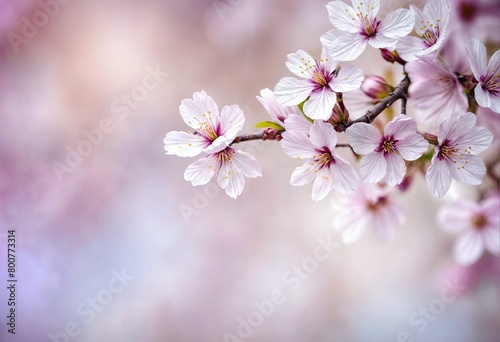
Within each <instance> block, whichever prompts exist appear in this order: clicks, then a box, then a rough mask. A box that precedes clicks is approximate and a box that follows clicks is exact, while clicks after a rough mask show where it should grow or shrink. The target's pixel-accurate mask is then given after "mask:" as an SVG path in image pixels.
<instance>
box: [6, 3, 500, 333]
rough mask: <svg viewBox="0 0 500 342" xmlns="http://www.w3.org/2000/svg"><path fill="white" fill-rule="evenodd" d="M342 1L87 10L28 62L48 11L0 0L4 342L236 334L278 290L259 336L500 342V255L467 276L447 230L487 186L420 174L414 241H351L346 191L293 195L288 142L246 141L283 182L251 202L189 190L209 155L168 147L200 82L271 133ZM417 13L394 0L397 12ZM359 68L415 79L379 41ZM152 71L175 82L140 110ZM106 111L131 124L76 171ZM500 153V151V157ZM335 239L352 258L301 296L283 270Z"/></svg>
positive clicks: (266, 181) (410, 211) (410, 205)
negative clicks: (439, 215)
mask: <svg viewBox="0 0 500 342" xmlns="http://www.w3.org/2000/svg"><path fill="white" fill-rule="evenodd" d="M325 3H326V2H325V1H302V0H275V1H263V0H253V1H251V0H240V1H235V0H233V1H230V0H220V1H215V2H213V1H211V0H189V1H181V0H168V1H167V0H151V1H132V0H128V1H126V0H125V1H118V0H109V1H97V0H89V1H79V0H71V1H68V2H67V3H66V4H64V5H60V8H59V10H58V12H57V13H56V14H55V15H54V16H53V17H51V18H50V19H49V22H48V24H47V25H46V26H44V27H43V28H40V29H39V31H38V32H37V33H36V35H35V36H34V37H33V38H31V39H29V41H28V42H27V43H26V44H24V43H23V44H20V45H18V46H17V50H18V51H17V52H16V51H15V50H16V49H14V48H13V45H12V44H11V42H10V41H9V38H8V34H9V32H15V33H17V34H19V32H20V30H21V26H22V18H23V17H27V18H31V17H32V16H33V15H34V14H35V13H36V12H37V11H39V10H40V5H39V3H38V2H36V1H29V0H23V1H6V0H0V35H1V36H2V40H1V41H0V75H1V76H0V118H1V126H0V131H1V134H0V163H1V168H0V255H2V260H0V289H2V290H0V317H1V319H0V323H1V324H0V340H1V341H2V342H3V341H6V342H7V341H9V342H10V341H20V342H21V341H22V342H31V341H33V342H35V341H51V338H50V336H51V334H52V336H59V337H54V339H53V340H56V341H65V340H66V338H65V337H62V335H57V334H58V333H59V332H63V331H64V330H65V328H66V326H67V324H68V323H70V322H75V324H76V325H77V328H76V330H74V331H78V333H75V336H70V337H68V339H67V340H68V341H72V342H73V341H75V342H76V341H112V342H114V341H121V342H129V341H130V342H133V341H141V342H142V341H144V342H149V341H151V342H152V341H172V342H184V341H185V342H205V341H207V342H211V341H224V338H223V335H224V334H225V333H230V334H233V335H236V330H237V328H238V325H239V320H238V319H239V318H240V317H241V318H243V319H244V320H247V318H248V315H249V314H251V313H252V312H253V311H255V310H256V307H255V305H254V301H257V302H262V301H264V300H265V299H268V298H269V297H270V294H271V293H272V292H273V290H275V289H278V290H280V291H281V292H282V293H283V297H284V298H285V299H284V301H283V303H281V304H279V305H276V307H275V308H274V310H273V313H272V314H271V315H270V316H269V317H265V318H264V319H263V322H262V324H259V326H258V327H255V328H253V333H251V334H250V335H251V336H249V337H247V338H244V339H242V340H245V341H255V342H258V341H259V342H260V341H286V342H313V341H314V342H323V341H325V342H326V341H360V342H365V341H367V342H379V341H380V342H383V341H411V339H401V336H409V338H412V339H413V341H477V342H489V341H491V342H493V341H498V340H499V339H500V326H499V325H498V317H499V316H500V276H499V274H500V264H499V260H498V258H494V257H490V256H485V257H484V258H483V259H481V260H480V262H479V263H478V264H477V265H475V266H474V267H468V268H463V267H459V266H457V265H456V264H455V262H454V260H453V258H452V246H453V242H454V237H453V236H449V235H447V234H446V233H444V232H443V231H442V230H440V229H439V227H438V226H437V224H436V220H435V214H436V212H437V210H438V209H439V207H440V206H442V205H443V204H444V203H446V202H447V201H449V200H451V199H453V198H454V197H456V196H458V195H460V196H464V197H466V198H469V199H472V200H475V199H476V198H477V189H476V188H474V187H467V186H458V185H455V186H454V187H453V189H452V191H451V194H450V195H449V196H448V197H447V198H445V199H444V200H438V199H437V198H435V197H433V196H432V194H431V193H430V191H429V190H428V189H427V187H426V185H425V183H424V181H423V179H422V178H419V179H416V180H415V184H413V187H412V189H411V190H410V191H408V192H407V193H404V194H402V195H399V197H398V200H399V201H401V203H402V204H403V206H404V208H405V210H406V213H407V224H406V225H405V227H404V228H403V229H401V230H400V231H398V233H397V238H396V241H394V242H393V243H389V244H384V243H381V242H379V241H378V240H376V239H375V238H374V237H373V236H372V235H371V233H370V232H368V233H367V234H365V236H364V237H363V238H362V239H361V240H360V241H359V242H357V243H356V244H354V245H350V246H342V245H340V238H339V236H338V235H337V233H335V232H334V231H333V230H332V219H333V213H332V209H331V208H332V207H331V197H332V196H335V194H332V195H330V198H327V199H326V200H324V201H321V202H313V201H312V200H311V196H310V191H311V188H310V187H307V186H305V187H300V188H297V187H292V186H291V185H290V184H289V179H290V175H291V172H292V170H293V169H294V168H295V167H296V166H298V163H297V161H296V160H293V159H292V158H289V157H287V156H286V155H284V154H283V153H282V151H281V148H280V146H279V144H278V143H276V142H272V141H271V142H251V143H248V144H245V145H241V148H242V149H244V150H246V151H250V152H252V153H253V154H254V155H255V156H256V157H257V159H258V160H259V161H260V162H261V164H262V169H263V174H264V177H262V178H257V179H252V180H247V183H246V186H245V190H244V192H243V194H242V196H241V197H239V198H238V199H237V200H233V199H231V198H229V197H227V196H226V195H225V194H224V192H223V191H222V190H220V191H216V190H214V189H216V187H210V186H209V187H199V188H193V187H192V186H191V185H190V184H189V183H188V182H186V181H184V180H183V173H184V169H185V168H186V166H187V165H188V164H189V163H190V162H191V160H188V159H187V158H186V159H184V158H177V157H175V156H167V155H165V153H164V151H163V143H162V140H163V138H164V136H165V134H166V133H167V132H168V131H171V130H183V129H185V128H186V127H185V124H184V123H183V121H182V119H181V117H180V115H179V112H178V107H179V104H180V102H181V100H182V99H184V98H189V97H191V96H192V94H193V92H195V91H199V90H205V91H207V93H208V94H209V95H211V96H212V97H213V98H214V99H215V101H216V102H217V103H218V105H219V108H222V107H223V106H224V105H226V104H228V105H230V104H235V103H236V104H238V105H240V107H241V108H242V109H243V111H244V113H245V115H246V125H245V131H248V132H254V131H256V129H254V128H253V125H254V124H255V123H257V122H259V121H263V120H267V119H268V117H267V113H266V112H265V111H264V109H263V108H262V106H261V105H260V104H259V102H258V101H257V100H256V99H255V96H257V95H259V91H260V89H262V88H266V87H268V88H271V89H272V88H274V85H275V84H276V83H277V82H278V80H279V79H280V78H281V77H284V76H290V75H289V72H288V70H287V68H286V66H285V60H286V55H287V54H288V53H290V52H294V51H296V50H298V49H305V50H308V49H313V51H315V52H316V54H319V51H320V48H321V46H320V42H319V37H320V35H321V34H323V33H324V32H326V31H327V30H328V29H330V28H331V24H330V23H329V20H328V14H327V11H326V9H325V6H324V5H325ZM408 3H409V1H383V4H382V5H383V9H382V11H381V12H382V16H383V15H385V14H384V11H385V13H387V11H388V10H389V9H391V8H394V7H396V6H406V7H407V5H408ZM419 4H420V3H419ZM420 6H421V5H420ZM216 8H219V12H218V11H217V9H216ZM352 64H354V65H357V66H359V67H361V68H362V69H363V71H364V73H365V75H370V74H372V75H392V77H393V79H395V80H398V79H401V78H402V73H401V69H400V68H398V67H397V66H392V65H389V64H388V63H385V62H384V61H383V60H382V58H381V57H380V55H379V53H378V52H377V51H375V50H374V49H371V48H369V49H367V51H366V52H365V53H364V54H363V55H362V57H361V58H360V59H358V60H356V61H355V62H354V63H352ZM148 67H151V68H153V69H155V68H157V67H158V68H159V69H160V70H161V71H163V72H165V73H168V76H166V77H165V78H164V79H162V81H161V82H160V83H158V85H157V87H156V88H155V89H154V90H151V91H148V93H147V96H146V97H145V99H144V100H143V101H142V102H140V103H137V106H136V107H135V108H130V113H129V115H128V116H127V117H126V118H124V119H122V118H121V116H120V114H118V113H116V112H114V111H113V109H112V104H113V103H114V102H115V101H117V100H120V99H121V96H122V94H130V92H131V91H132V89H133V88H134V87H136V86H137V85H140V84H142V81H143V79H144V77H145V75H146V74H147V68H148ZM104 119H108V120H110V121H111V122H112V125H113V127H114V129H113V130H112V131H111V132H109V133H103V134H102V141H101V142H99V143H98V144H97V145H96V146H92V151H91V152H90V153H89V154H88V155H87V156H83V157H82V160H81V162H80V163H79V164H78V165H77V166H76V167H74V168H72V169H71V170H72V171H71V172H65V173H64V174H62V175H61V174H59V175H58V173H57V172H55V171H54V163H64V162H65V160H66V157H67V154H68V150H67V148H68V147H69V148H70V149H71V148H73V149H76V148H77V146H78V144H80V143H81V142H82V140H85V139H86V138H85V134H84V133H83V130H85V131H92V130H95V129H97V128H98V127H99V125H100V123H101V122H102V120H104ZM495 119H496V120H497V124H498V118H495ZM495 119H494V120H495ZM492 127H496V129H498V125H497V126H495V125H493V126H492ZM496 134H498V130H497V132H496ZM341 139H345V137H342V138H341ZM492 148H493V150H490V153H493V154H495V153H496V154H497V155H498V153H499V146H498V145H495V146H494V147H492ZM492 151H493V152H492ZM341 153H343V152H341ZM487 185H488V184H485V185H483V186H487ZM200 194H205V196H204V198H205V200H203V199H201V196H200ZM207 194H208V196H206V195H207ZM188 207H189V208H191V209H186V208H188ZM186 210H187V213H188V214H186ZM347 210H348V209H347ZM183 213H184V214H183ZM9 229H16V235H17V249H16V252H17V277H18V284H17V311H16V312H17V327H16V334H15V335H12V334H9V333H8V332H7V325H6V324H5V323H6V321H7V320H6V315H7V314H8V307H7V305H6V303H7V291H6V290H5V287H6V286H4V284H6V281H5V279H6V274H7V270H6V262H5V259H6V249H7V246H6V237H7V231H8V230H9ZM329 236H330V238H331V240H332V241H335V242H336V243H337V247H336V248H335V249H334V250H333V252H332V253H331V254H329V256H328V258H327V259H326V260H325V261H322V262H319V263H318V266H317V269H315V270H314V271H311V272H309V273H308V274H307V279H303V280H301V282H300V287H298V288H297V289H296V290H295V291H294V290H293V289H292V286H291V285H290V284H289V283H286V282H284V281H283V279H282V277H283V275H284V273H285V272H287V271H288V270H291V269H292V268H293V267H294V265H300V264H302V262H303V261H304V260H306V258H308V257H311V256H313V255H314V254H313V253H314V250H315V249H316V248H317V247H318V239H326V238H327V237H329ZM123 270H125V271H126V273H127V274H129V275H130V277H131V278H133V279H131V280H130V281H128V283H127V284H126V285H124V286H123V288H122V290H121V291H119V292H118V293H115V294H113V296H112V298H111V299H110V300H109V303H108V304H106V305H103V306H102V308H101V310H100V311H98V310H97V309H96V310H95V317H94V318H93V319H92V320H90V322H87V321H86V319H85V318H86V317H87V316H82V315H81V314H79V313H78V308H79V307H80V305H81V304H82V303H85V302H86V301H87V298H92V297H96V296H98V295H99V293H103V292H102V291H103V290H106V289H108V288H109V282H110V280H111V279H112V278H113V277H114V273H113V272H114V271H117V272H122V271H123ZM450 284H455V285H454V286H455V287H457V286H458V287H459V289H456V288H455V291H456V292H457V293H459V294H458V295H457V296H456V299H454V300H453V301H452V302H450V303H445V306H444V307H443V309H442V310H441V308H440V306H439V304H435V303H436V302H438V301H439V300H440V298H441V296H442V292H443V291H444V289H448V288H449V287H450V286H451V285H450ZM457 284H458V285H457ZM432 303H434V304H432ZM433 305H434V308H433ZM420 308H424V309H425V308H427V309H428V310H430V311H431V312H436V310H437V309H436V308H439V310H438V311H439V314H435V315H433V316H432V317H433V319H432V320H431V319H426V322H427V323H426V324H425V329H423V331H421V332H420V331H419V327H422V326H423V325H422V324H423V323H421V324H420V325H416V324H412V323H411V317H412V315H414V313H418V312H419V310H420ZM433 310H434V311H433ZM417 317H419V318H418V319H422V317H421V316H420V315H418V316H417ZM413 322H415V321H413ZM401 334H402V335H401ZM398 338H399V340H398ZM236 341H237V340H236Z"/></svg>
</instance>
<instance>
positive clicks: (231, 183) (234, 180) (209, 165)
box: [184, 147, 262, 198]
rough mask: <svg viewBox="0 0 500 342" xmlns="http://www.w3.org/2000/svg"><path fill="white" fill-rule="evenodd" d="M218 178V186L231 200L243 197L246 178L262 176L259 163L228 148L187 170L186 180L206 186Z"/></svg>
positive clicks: (185, 173) (250, 156)
mask: <svg viewBox="0 0 500 342" xmlns="http://www.w3.org/2000/svg"><path fill="white" fill-rule="evenodd" d="M215 175H216V176H217V184H219V186H220V187H221V188H222V189H224V191H225V192H226V194H227V195H228V196H229V197H231V198H236V197H238V196H239V195H241V193H242V191H243V188H244V187H245V177H247V178H256V177H261V176H262V171H261V168H260V164H259V162H258V161H257V160H256V159H255V158H254V157H253V156H252V155H251V154H250V153H247V152H243V151H239V150H235V149H234V148H232V147H226V148H225V149H224V150H222V151H219V152H217V153H210V154H208V155H206V156H204V157H202V158H200V159H199V160H197V161H195V162H194V163H192V164H191V165H189V166H188V167H187V168H186V171H185V172H184V179H185V180H187V181H189V182H191V184H193V186H197V185H205V184H207V183H208V182H210V180H211V179H212V178H213V176H215Z"/></svg>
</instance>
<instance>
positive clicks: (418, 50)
mask: <svg viewBox="0 0 500 342" xmlns="http://www.w3.org/2000/svg"><path fill="white" fill-rule="evenodd" d="M426 50H427V47H426V46H425V45H424V43H423V41H422V39H419V38H417V37H412V36H406V37H402V38H401V39H399V41H398V44H397V45H396V51H397V52H398V55H399V57H401V58H402V59H404V60H405V61H407V62H411V61H415V60H416V59H417V56H421V55H424V54H426V52H427V51H426Z"/></svg>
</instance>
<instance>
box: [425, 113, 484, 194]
mask: <svg viewBox="0 0 500 342" xmlns="http://www.w3.org/2000/svg"><path fill="white" fill-rule="evenodd" d="M492 139H493V135H492V134H491V132H490V131H488V130H487V129H486V128H484V127H478V126H476V116H475V115H474V114H473V113H457V114H455V115H453V116H451V117H450V118H448V119H446V120H445V121H443V123H441V125H440V126H439V133H438V145H437V146H436V148H435V154H434V156H433V157H432V161H431V166H430V167H429V169H428V170H427V173H426V175H425V181H426V182H427V185H428V186H429V188H430V189H431V190H432V192H433V193H434V195H436V196H438V197H443V196H444V195H445V194H446V193H447V192H448V190H449V188H450V185H451V179H452V178H453V179H455V180H457V181H459V182H461V183H464V184H471V185H478V184H481V181H482V179H483V177H484V174H485V173H486V168H485V166H484V162H483V160H482V159H481V158H480V157H479V156H477V154H479V153H481V152H483V151H485V150H486V149H487V148H488V147H489V146H490V145H491V141H492Z"/></svg>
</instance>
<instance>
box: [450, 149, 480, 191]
mask: <svg viewBox="0 0 500 342" xmlns="http://www.w3.org/2000/svg"><path fill="white" fill-rule="evenodd" d="M461 158H462V159H461V160H460V162H459V163H457V164H453V166H452V167H451V168H450V171H451V176H452V177H453V178H454V179H456V180H457V181H459V182H461V183H464V184H470V185H479V184H481V182H482V181H483V177H484V175H485V174H486V167H485V166H484V162H483V160H482V159H481V157H479V156H475V155H471V154H463V155H462V157H461Z"/></svg>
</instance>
